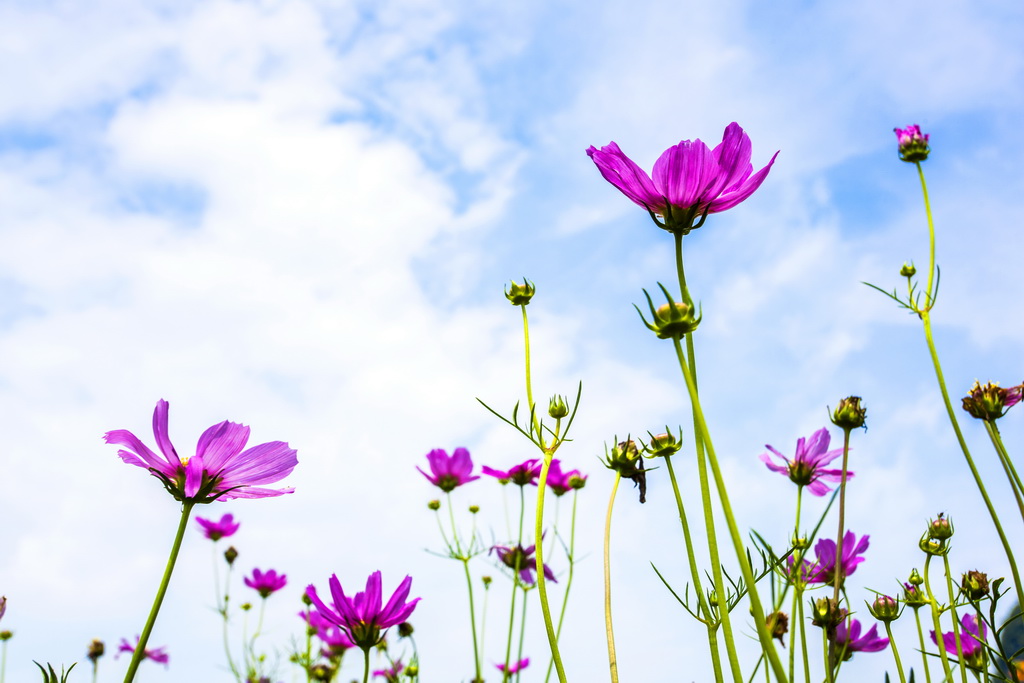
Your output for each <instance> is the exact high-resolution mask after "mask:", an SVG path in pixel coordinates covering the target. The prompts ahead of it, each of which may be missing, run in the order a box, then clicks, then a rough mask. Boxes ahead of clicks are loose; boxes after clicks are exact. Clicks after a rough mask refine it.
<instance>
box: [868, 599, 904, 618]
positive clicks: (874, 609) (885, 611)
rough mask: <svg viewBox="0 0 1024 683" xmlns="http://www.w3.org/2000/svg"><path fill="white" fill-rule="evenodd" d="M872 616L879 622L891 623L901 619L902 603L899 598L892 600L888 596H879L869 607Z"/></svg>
mask: <svg viewBox="0 0 1024 683" xmlns="http://www.w3.org/2000/svg"><path fill="white" fill-rule="evenodd" d="M868 611H869V612H871V616H873V617H874V618H875V619H878V620H879V621H884V622H886V623H889V622H890V621H894V620H896V619H899V617H900V601H899V600H898V599H897V598H890V597H889V596H888V595H879V596H878V597H877V598H875V601H874V602H873V603H871V604H870V605H868Z"/></svg>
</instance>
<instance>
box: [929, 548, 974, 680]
mask: <svg viewBox="0 0 1024 683" xmlns="http://www.w3.org/2000/svg"><path fill="white" fill-rule="evenodd" d="M942 563H943V566H944V568H945V570H946V591H947V592H948V593H949V612H950V614H951V615H952V616H953V640H954V642H955V643H956V657H957V659H958V660H960V678H961V679H962V683H967V666H966V664H965V662H964V648H963V644H962V643H961V640H960V617H959V615H958V614H957V613H956V596H955V595H954V594H953V579H952V577H951V576H950V574H949V555H948V554H945V555H943V556H942ZM936 633H938V631H936ZM936 638H938V636H936Z"/></svg>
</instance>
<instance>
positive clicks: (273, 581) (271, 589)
mask: <svg viewBox="0 0 1024 683" xmlns="http://www.w3.org/2000/svg"><path fill="white" fill-rule="evenodd" d="M245 585H246V586H248V587H249V588H252V589H253V590H255V591H256V592H257V593H259V594H260V597H261V598H266V597H269V596H270V594H271V593H276V592H277V591H279V590H281V589H282V588H284V587H285V586H286V585H288V575H287V574H278V573H277V572H276V571H275V570H273V569H268V570H267V571H265V572H263V571H260V570H259V569H253V570H252V577H248V576H247V577H245Z"/></svg>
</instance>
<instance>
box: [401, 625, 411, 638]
mask: <svg viewBox="0 0 1024 683" xmlns="http://www.w3.org/2000/svg"><path fill="white" fill-rule="evenodd" d="M412 633H413V627H412V624H410V623H409V622H408V621H403V622H402V623H401V624H399V625H398V637H399V638H408V637H409V636H411V635H412Z"/></svg>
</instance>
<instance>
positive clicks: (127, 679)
mask: <svg viewBox="0 0 1024 683" xmlns="http://www.w3.org/2000/svg"><path fill="white" fill-rule="evenodd" d="M194 506H195V503H194V502H192V501H185V502H183V503H182V504H181V521H179V522H178V532H177V534H175V536H174V544H173V545H172V546H171V554H170V557H168V558H167V567H166V568H165V569H164V575H163V578H162V579H161V580H160V587H159V588H157V591H156V598H155V599H154V600H153V607H152V609H151V610H150V611H149V617H148V618H147V619H146V625H145V626H143V627H142V635H140V636H139V642H138V644H137V645H136V646H135V652H133V653H132V661H131V663H130V664H129V665H128V672H127V673H126V674H125V676H124V683H132V681H134V680H135V672H136V671H137V670H138V668H139V664H141V663H142V659H143V657H144V656H145V654H146V644H147V643H148V642H149V634H150V633H151V632H152V631H153V624H155V623H156V615H157V614H159V613H160V605H162V604H163V601H164V594H165V593H167V586H168V584H169V583H170V582H171V573H172V572H173V571H174V563H175V562H176V561H177V559H178V551H179V550H181V542H182V540H183V539H184V538H185V527H186V526H187V525H188V517H189V515H190V514H192V508H193V507H194Z"/></svg>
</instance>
